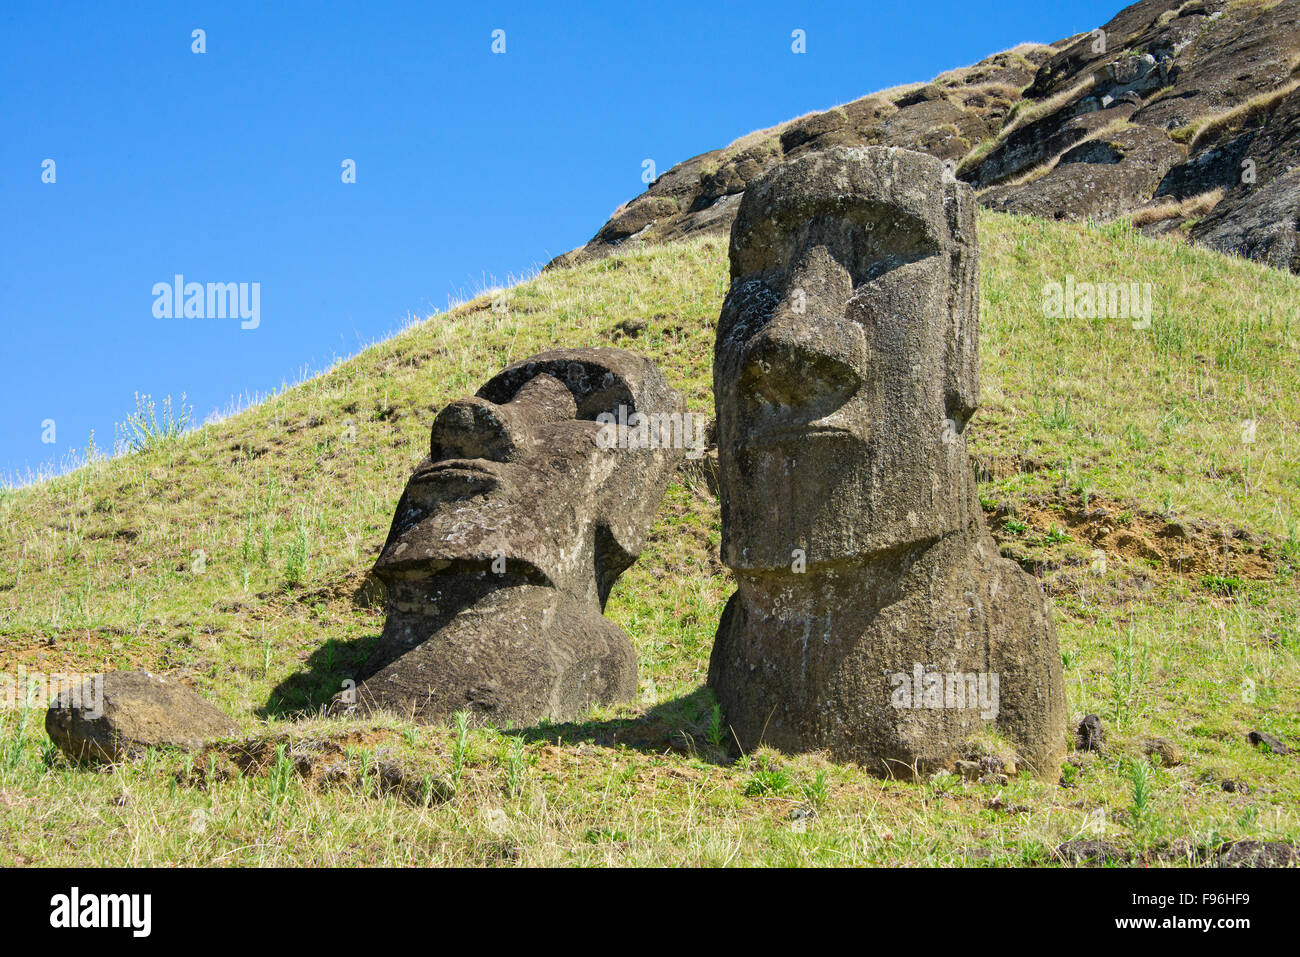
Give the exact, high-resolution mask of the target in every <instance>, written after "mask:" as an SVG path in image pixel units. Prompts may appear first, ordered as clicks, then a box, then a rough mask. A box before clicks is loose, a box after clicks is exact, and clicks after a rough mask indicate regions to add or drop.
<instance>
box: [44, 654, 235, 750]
mask: <svg viewBox="0 0 1300 957" xmlns="http://www.w3.org/2000/svg"><path fill="white" fill-rule="evenodd" d="M45 730H46V732H47V733H48V734H49V736H50V740H52V741H53V742H54V743H55V744H56V745H57V746H58V747H59V750H61V751H62V752H63V753H64V754H66V755H67V756H68V757H70V758H72V759H73V760H76V761H91V762H107V763H113V762H118V761H124V760H129V759H131V758H135V757H138V756H139V755H141V754H143V753H144V752H145V751H146V750H147V749H148V748H167V747H172V748H185V749H192V748H196V747H199V746H200V745H202V744H203V743H204V742H205V741H207V740H210V739H212V738H220V737H226V736H229V735H232V734H235V733H236V732H237V731H238V730H239V727H238V726H237V725H236V724H235V722H234V721H232V720H231V719H230V718H228V717H226V715H224V714H223V713H222V712H221V711H219V710H217V708H216V707H214V706H213V705H211V704H209V703H208V702H207V701H205V700H204V699H202V698H200V697H199V696H198V695H197V694H195V693H194V692H193V691H190V690H189V689H188V688H186V687H185V686H184V685H182V684H180V683H179V682H176V681H174V680H172V679H169V678H163V677H161V676H159V675H153V674H149V673H148V672H145V671H115V672H110V673H109V674H106V675H97V676H95V677H93V678H88V679H86V680H85V681H84V682H82V683H81V684H80V685H79V686H77V687H76V688H69V689H67V690H65V691H64V692H63V693H62V694H60V695H59V696H58V697H57V698H56V699H55V700H54V702H53V704H51V705H50V709H49V711H47V712H46V715H45Z"/></svg>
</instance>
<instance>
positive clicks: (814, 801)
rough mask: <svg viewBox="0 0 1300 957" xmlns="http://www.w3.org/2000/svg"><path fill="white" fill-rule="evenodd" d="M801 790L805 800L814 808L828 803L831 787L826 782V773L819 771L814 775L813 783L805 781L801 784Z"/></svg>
mask: <svg viewBox="0 0 1300 957" xmlns="http://www.w3.org/2000/svg"><path fill="white" fill-rule="evenodd" d="M799 790H800V791H801V792H803V796H804V800H806V801H807V802H808V803H809V804H811V805H812V806H813V807H821V806H822V805H824V804H825V803H826V799H827V798H828V797H830V787H829V786H828V785H827V782H826V772H825V771H818V772H817V773H816V774H814V775H813V779H812V780H811V781H805V782H804V783H803V784H801V785H800V786H799Z"/></svg>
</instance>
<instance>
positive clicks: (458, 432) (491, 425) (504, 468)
mask: <svg viewBox="0 0 1300 957" xmlns="http://www.w3.org/2000/svg"><path fill="white" fill-rule="evenodd" d="M620 410H622V417H623V419H624V420H626V421H627V422H628V425H629V429H628V430H626V431H625V432H624V438H625V439H628V438H630V439H631V441H624V442H623V443H621V444H622V445H623V446H626V447H619V445H620V443H617V442H616V441H614V442H613V447H609V448H605V447H602V446H605V445H610V444H611V442H610V441H609V440H615V439H616V438H617V436H616V432H617V428H618V427H617V425H614V426H610V425H608V424H604V423H603V422H601V421H598V417H601V416H604V415H608V416H610V417H613V418H614V419H615V420H616V421H617V420H618V418H619V415H620ZM682 413H683V406H682V400H681V397H680V396H679V395H678V394H677V393H676V392H674V391H673V390H672V389H671V388H669V386H668V384H667V382H666V381H665V380H664V378H663V376H662V374H661V373H660V372H659V370H658V369H657V368H656V367H655V365H654V364H653V363H652V362H650V361H649V360H647V359H643V358H641V357H640V356H636V355H633V354H632V353H629V352H624V351H622V350H619V349H566V350H556V351H551V352H544V353H541V354H539V355H536V356H533V357H532V358H530V359H526V360H524V361H523V362H520V363H517V364H515V365H512V366H510V367H509V368H507V369H505V370H504V371H502V372H501V373H499V374H498V375H496V376H495V377H494V378H492V379H491V380H490V381H489V382H488V383H487V384H486V385H484V386H483V387H482V388H481V389H479V391H478V393H477V394H476V395H474V396H472V397H469V398H466V399H461V400H459V401H457V402H453V403H452V404H451V405H449V406H447V407H446V408H445V409H443V410H442V411H441V412H439V413H438V416H437V417H436V419H435V420H434V423H433V428H432V432H431V436H430V451H429V457H428V458H426V459H425V460H424V461H423V462H421V463H420V464H419V466H417V467H416V469H415V473H414V474H413V475H412V476H411V479H410V481H409V483H408V484H407V487H406V490H405V492H404V493H403V494H402V498H401V501H400V502H399V503H398V505H397V512H396V514H395V516H394V518H393V524H392V529H391V530H390V532H389V535H388V540H387V542H386V543H385V545H384V548H383V551H382V553H381V554H380V557H379V560H378V562H376V564H375V568H374V573H375V575H376V576H377V577H378V578H379V579H381V580H382V581H383V582H384V584H385V585H386V586H387V589H388V617H387V620H386V622H385V625H384V631H383V635H382V637H381V639H380V641H379V644H378V645H377V646H376V648H375V650H374V651H373V653H372V654H371V656H370V658H369V660H368V661H367V662H366V663H365V665H364V666H363V668H362V670H361V673H360V674H359V675H358V678H359V680H360V684H359V685H358V686H357V688H356V689H355V692H354V693H352V694H349V693H347V692H344V693H342V694H340V695H338V696H336V698H335V701H334V703H333V705H332V709H333V710H334V711H335V712H336V713H337V712H340V711H352V710H359V711H361V712H371V711H374V710H379V709H384V710H388V711H393V712H396V713H398V714H401V715H404V716H406V715H409V716H412V717H415V718H417V719H420V720H427V721H440V720H445V719H446V718H448V717H450V716H451V715H452V714H454V713H455V712H456V711H459V710H462V709H465V710H468V711H470V712H471V713H472V714H474V715H476V716H478V717H480V718H481V719H483V720H486V721H489V722H491V723H492V724H494V725H496V726H497V727H505V726H512V725H514V726H518V725H526V724H530V723H534V722H536V721H538V720H540V719H542V718H549V719H552V720H569V719H572V718H575V717H578V716H579V715H581V714H582V713H583V712H585V711H586V710H587V709H588V708H589V707H591V706H592V705H596V704H608V703H612V702H615V701H620V700H624V699H627V698H629V697H631V696H632V695H633V694H634V693H635V691H636V655H635V653H634V651H633V648H632V644H631V642H630V641H629V640H628V638H627V636H626V635H625V634H623V632H622V631H621V630H620V629H619V628H618V627H617V626H616V625H614V624H613V623H612V622H610V621H609V620H608V619H606V618H605V617H604V616H603V614H602V609H603V608H604V605H605V599H606V598H607V597H608V595H609V591H610V588H611V587H613V584H614V582H615V580H616V579H617V578H618V576H619V575H620V574H622V572H623V571H624V570H625V569H626V568H627V567H628V566H629V565H630V564H631V563H632V562H633V561H634V560H635V559H636V556H637V555H638V554H639V553H640V551H641V548H642V545H643V544H644V542H645V536H646V534H647V531H648V529H649V526H650V522H651V519H652V517H653V515H654V513H655V510H656V509H657V508H658V505H659V502H660V500H661V499H662V497H663V493H664V490H665V489H666V488H667V486H668V482H669V480H670V478H671V476H672V472H673V470H674V469H675V468H676V466H677V464H678V463H679V461H680V460H681V458H682V456H683V455H684V454H685V448H684V446H685V442H683V441H682V440H681V436H678V435H675V434H672V433H671V432H669V433H660V432H657V431H656V432H655V436H656V438H655V440H654V442H653V443H647V442H646V438H647V436H648V434H649V433H650V432H651V431H652V430H651V429H650V428H648V427H647V428H646V429H644V430H643V431H638V430H637V428H636V426H637V425H638V424H639V420H638V419H637V418H636V416H637V415H638V414H641V415H647V416H661V417H665V418H660V419H654V420H653V421H654V422H655V423H656V424H657V425H659V426H662V425H663V424H664V423H665V422H667V423H668V428H669V429H670V430H671V428H672V426H673V425H674V423H676V422H677V421H679V419H673V418H672V417H673V416H677V417H681V415H682ZM647 444H653V445H655V446H656V447H646V446H647Z"/></svg>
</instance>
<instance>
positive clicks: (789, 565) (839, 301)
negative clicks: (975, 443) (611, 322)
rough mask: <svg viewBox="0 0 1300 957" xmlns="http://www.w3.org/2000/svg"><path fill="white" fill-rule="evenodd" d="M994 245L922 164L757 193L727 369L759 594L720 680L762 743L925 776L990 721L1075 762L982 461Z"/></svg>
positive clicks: (860, 168)
mask: <svg viewBox="0 0 1300 957" xmlns="http://www.w3.org/2000/svg"><path fill="white" fill-rule="evenodd" d="M977 249H978V245H977V239H976V234H975V198H974V196H973V194H972V192H971V190H970V188H969V187H968V186H966V185H965V184H963V183H958V182H956V181H955V180H954V179H953V177H952V176H951V174H949V173H948V172H947V171H946V170H945V168H944V166H943V164H942V163H940V162H939V161H938V160H936V159H934V158H932V157H929V156H926V155H924V154H921V153H913V152H909V151H905V150H897V149H887V148H883V147H856V148H848V147H838V148H835V149H831V150H827V151H824V152H818V153H811V154H808V155H805V156H802V157H799V158H797V159H794V160H791V161H789V162H787V163H784V164H782V165H781V166H779V167H777V168H776V169H774V170H773V171H772V172H771V173H769V174H768V175H766V176H764V177H763V178H762V179H760V180H759V181H758V182H757V183H754V184H752V185H751V186H750V187H749V188H748V189H747V190H746V191H745V196H744V199H743V200H742V201H741V205H740V211H739V214H738V216H737V219H736V221H735V224H734V225H733V227H732V231H731V288H730V290H729V292H728V294H727V298H726V301H725V303H724V304H723V307H722V313H721V316H720V318H719V321H718V330H717V341H716V345H715V349H714V369H713V388H714V395H715V398H716V402H717V438H718V455H719V470H720V474H719V484H720V490H721V498H722V557H723V561H724V562H726V564H727V565H729V566H730V567H731V568H732V570H733V571H734V572H735V575H736V579H737V585H738V587H737V590H736V593H735V594H734V595H733V596H732V598H731V600H730V602H729V603H728V604H727V607H726V610H725V612H724V613H723V616H722V621H721V624H720V626H719V628H718V634H717V640H716V642H715V644H714V649H713V655H712V659H711V661H710V666H709V684H710V685H711V686H712V687H713V688H714V689H715V691H716V692H717V695H718V698H719V700H720V702H721V704H722V708H723V710H724V713H725V715H726V718H727V721H728V723H729V724H730V725H731V726H732V729H733V731H734V733H735V735H736V737H737V740H738V742H739V744H740V746H741V747H743V748H745V749H746V750H748V749H750V748H753V747H756V746H758V745H760V744H765V745H769V746H772V747H775V748H778V749H781V750H786V751H803V750H814V749H825V750H827V751H829V752H830V753H831V754H832V755H833V756H834V757H836V758H837V759H840V760H851V761H855V762H857V763H859V764H861V765H863V766H864V767H866V768H868V769H870V770H873V771H875V772H877V773H881V774H884V775H887V776H898V777H909V778H910V777H915V776H918V775H926V774H930V773H933V772H935V771H937V770H941V769H946V768H951V767H953V765H954V763H955V762H956V760H957V759H958V758H959V757H960V756H961V753H962V751H963V749H964V748H965V747H966V746H967V744H968V743H969V742H971V741H972V740H974V739H980V738H986V737H988V736H989V732H992V733H993V735H994V736H995V737H996V736H1000V737H1002V738H1003V739H1004V740H1006V741H1007V742H1008V743H1010V744H1012V745H1013V746H1014V747H1015V749H1016V751H1017V754H1018V756H1019V759H1020V762H1021V764H1022V765H1024V766H1027V767H1028V768H1030V769H1031V770H1032V771H1034V773H1036V774H1037V775H1038V776H1040V777H1043V778H1053V779H1054V777H1055V775H1056V774H1057V772H1058V770H1059V766H1060V762H1061V760H1062V758H1063V756H1064V748H1065V714H1064V709H1065V693H1064V687H1063V683H1062V678H1061V659H1060V655H1059V653H1058V651H1057V644H1056V633H1055V630H1054V628H1053V626H1052V620H1051V615H1050V612H1049V610H1048V607H1047V603H1046V600H1045V598H1044V595H1043V592H1042V590H1041V588H1040V587H1039V585H1038V583H1037V581H1036V580H1035V579H1034V578H1032V577H1031V576H1030V575H1028V574H1026V573H1025V572H1024V571H1023V570H1022V569H1021V568H1020V567H1019V566H1017V565H1015V564H1014V563H1012V562H1010V561H1008V560H1006V559H1004V558H1002V557H1001V556H1000V555H999V554H998V550H997V547H996V545H995V544H994V542H993V540H992V537H991V536H990V534H989V531H988V528H987V526H986V525H985V522H984V517H983V514H982V512H981V511H980V506H979V501H978V498H977V495H976V489H975V481H974V475H973V471H972V468H971V464H970V461H969V458H968V455H967V450H966V425H967V423H968V422H969V421H970V418H971V415H972V414H973V413H974V412H975V409H976V405H977V397H978V368H979V356H978V299H977V291H978V254H977Z"/></svg>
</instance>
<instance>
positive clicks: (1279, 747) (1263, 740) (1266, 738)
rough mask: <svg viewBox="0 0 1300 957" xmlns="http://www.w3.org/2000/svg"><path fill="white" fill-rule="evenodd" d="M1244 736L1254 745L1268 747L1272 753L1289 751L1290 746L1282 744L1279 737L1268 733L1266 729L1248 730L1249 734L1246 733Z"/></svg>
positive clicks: (1287, 752)
mask: <svg viewBox="0 0 1300 957" xmlns="http://www.w3.org/2000/svg"><path fill="white" fill-rule="evenodd" d="M1246 737H1247V738H1249V739H1250V743H1251V744H1253V745H1255V746H1256V747H1258V746H1259V745H1263V746H1264V747H1266V748H1268V750H1270V751H1272V752H1273V753H1274V754H1290V753H1291V749H1290V748H1288V747H1287V746H1286V745H1285V744H1283V743H1282V742H1281V741H1280V740H1279V739H1277V738H1275V737H1273V735H1271V734H1269V733H1268V732H1267V731H1252V732H1250V734H1248V735H1246Z"/></svg>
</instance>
